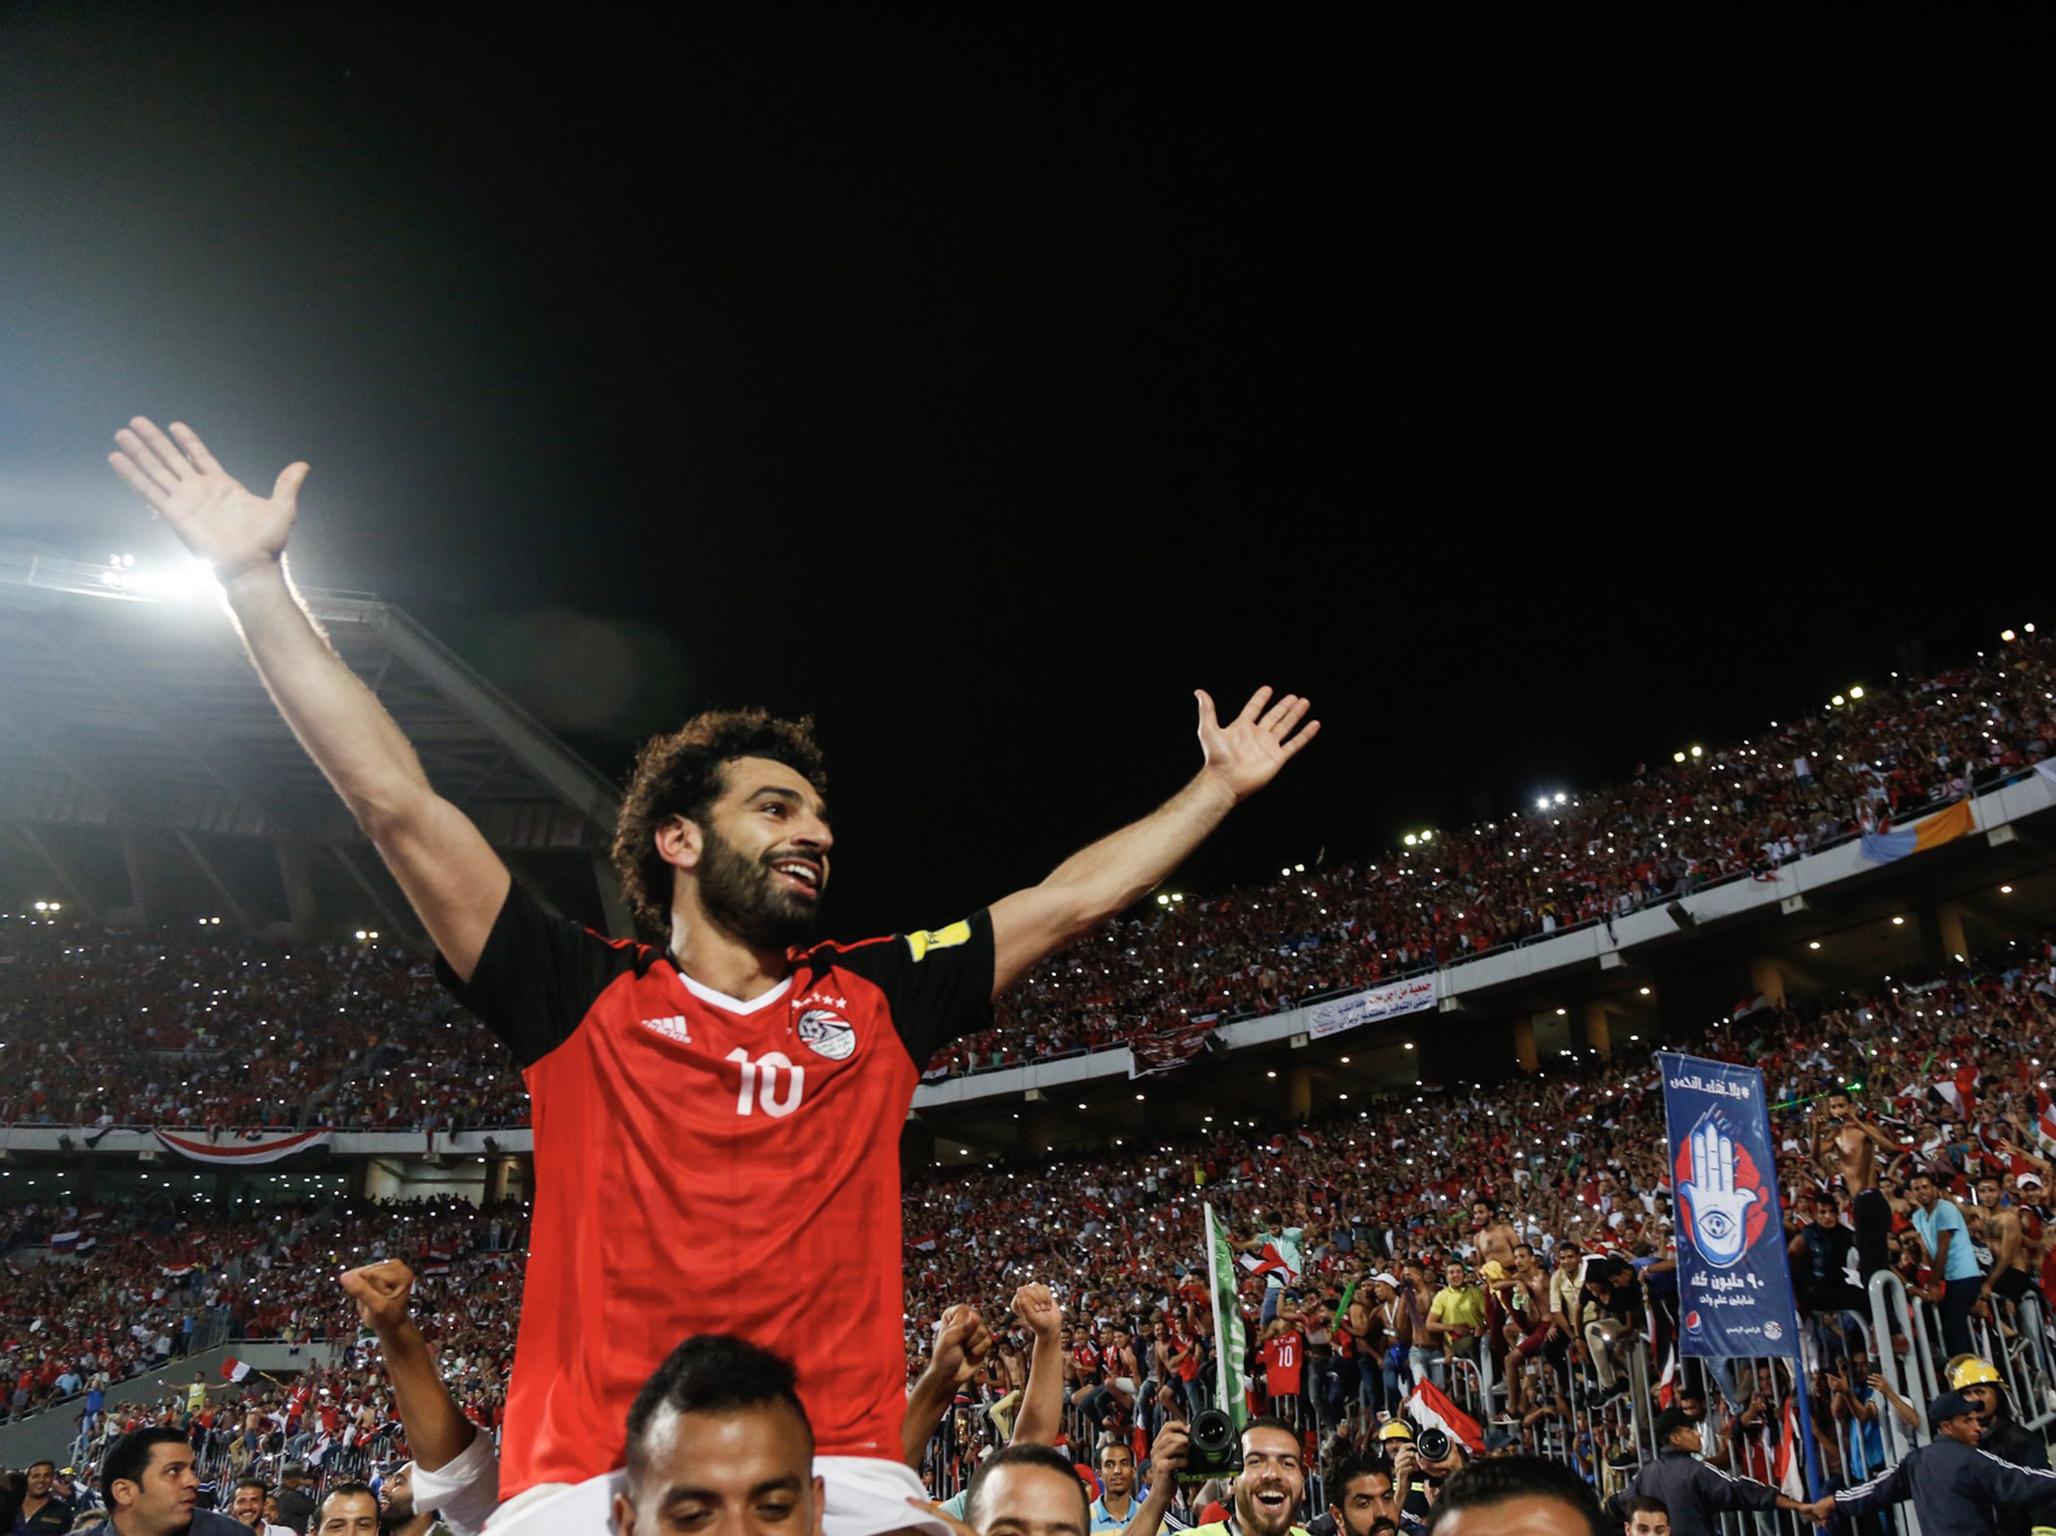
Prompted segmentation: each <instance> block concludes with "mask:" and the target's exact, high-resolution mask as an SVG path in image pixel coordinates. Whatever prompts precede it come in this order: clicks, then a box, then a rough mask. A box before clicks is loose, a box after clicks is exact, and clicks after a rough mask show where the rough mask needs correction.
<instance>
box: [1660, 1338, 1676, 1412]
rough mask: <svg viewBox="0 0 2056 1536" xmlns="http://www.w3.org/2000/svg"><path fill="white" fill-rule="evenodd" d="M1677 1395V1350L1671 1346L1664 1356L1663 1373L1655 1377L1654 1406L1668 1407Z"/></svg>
mask: <svg viewBox="0 0 2056 1536" xmlns="http://www.w3.org/2000/svg"><path fill="white" fill-rule="evenodd" d="M1677 1396H1678V1351H1677V1348H1676V1346H1672V1348H1671V1352H1670V1353H1669V1354H1668V1355H1666V1356H1665V1357H1664V1361H1663V1374H1662V1375H1661V1376H1659V1377H1657V1378H1656V1406H1657V1407H1659V1408H1668V1407H1670V1405H1671V1404H1672V1403H1674V1402H1676V1401H1677Z"/></svg>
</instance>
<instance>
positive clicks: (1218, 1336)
mask: <svg viewBox="0 0 2056 1536" xmlns="http://www.w3.org/2000/svg"><path fill="white" fill-rule="evenodd" d="M1206 1270H1207V1283H1208V1284H1207V1288H1208V1290H1209V1291H1210V1292H1211V1293H1212V1295H1213V1300H1214V1360H1215V1373H1216V1374H1215V1384H1216V1392H1217V1395H1216V1398H1215V1402H1216V1404H1217V1405H1218V1406H1219V1407H1220V1409H1221V1410H1222V1412H1224V1413H1226V1414H1227V1415H1228V1417H1229V1419H1230V1420H1231V1421H1232V1422H1233V1423H1234V1425H1235V1428H1236V1429H1237V1430H1238V1431H1240V1430H1241V1428H1242V1425H1243V1422H1244V1421H1245V1420H1246V1419H1248V1417H1249V1394H1248V1393H1247V1392H1246V1391H1245V1390H1244V1387H1243V1381H1242V1362H1243V1360H1244V1358H1245V1356H1246V1353H1247V1350H1248V1347H1249V1346H1248V1340H1247V1338H1246V1337H1245V1336H1244V1333H1243V1328H1242V1302H1241V1297H1240V1293H1239V1290H1238V1287H1237V1285H1236V1274H1237V1271H1236V1268H1235V1250H1234V1249H1233V1248H1231V1247H1229V1246H1228V1234H1227V1232H1226V1231H1225V1230H1223V1228H1222V1227H1221V1224H1220V1222H1219V1221H1218V1220H1217V1219H1216V1218H1215V1216H1214V1208H1213V1207H1212V1206H1211V1205H1209V1206H1207V1207H1206Z"/></svg>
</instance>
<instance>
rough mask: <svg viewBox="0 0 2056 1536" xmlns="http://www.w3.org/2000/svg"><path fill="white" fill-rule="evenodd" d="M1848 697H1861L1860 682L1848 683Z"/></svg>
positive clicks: (1861, 687) (1861, 686) (1861, 688)
mask: <svg viewBox="0 0 2056 1536" xmlns="http://www.w3.org/2000/svg"><path fill="white" fill-rule="evenodd" d="M1849 697H1850V698H1852V699H1860V698H1862V697H1863V684H1861V683H1851V684H1850V685H1849Z"/></svg>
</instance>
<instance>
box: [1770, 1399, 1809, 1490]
mask: <svg viewBox="0 0 2056 1536" xmlns="http://www.w3.org/2000/svg"><path fill="white" fill-rule="evenodd" d="M1797 1403H1798V1399H1797V1398H1791V1397H1788V1398H1786V1399H1785V1430H1784V1433H1783V1434H1782V1435H1780V1436H1779V1437H1778V1461H1777V1468H1776V1479H1775V1480H1776V1483H1777V1489H1778V1492H1780V1493H1782V1494H1783V1495H1784V1496H1785V1497H1786V1498H1788V1499H1798V1500H1800V1501H1802V1502H1803V1501H1804V1500H1805V1498H1806V1453H1805V1452H1804V1451H1803V1450H1801V1449H1800V1448H1799V1411H1798V1408H1797V1406H1796V1405H1797Z"/></svg>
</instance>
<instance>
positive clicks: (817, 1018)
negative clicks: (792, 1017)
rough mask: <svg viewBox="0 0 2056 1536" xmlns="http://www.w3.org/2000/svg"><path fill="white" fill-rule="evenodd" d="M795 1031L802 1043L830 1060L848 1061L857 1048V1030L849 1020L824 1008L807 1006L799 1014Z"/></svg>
mask: <svg viewBox="0 0 2056 1536" xmlns="http://www.w3.org/2000/svg"><path fill="white" fill-rule="evenodd" d="M796 1031H797V1033H798V1035H799V1037H800V1043H801V1044H802V1045H804V1046H806V1047H807V1048H808V1049H809V1050H811V1051H812V1052H813V1053H814V1054H815V1055H816V1056H826V1057H827V1058H828V1059H829V1060H830V1061H848V1060H849V1057H850V1052H852V1051H854V1050H855V1049H856V1048H857V1032H856V1030H855V1029H853V1028H852V1027H851V1026H850V1021H849V1020H848V1019H845V1018H844V1017H843V1016H842V1015H841V1014H839V1013H832V1012H830V1011H829V1010H828V1009H826V1008H809V1009H808V1010H807V1011H806V1012H805V1013H803V1014H801V1015H800V1021H799V1024H798V1025H797V1026H796Z"/></svg>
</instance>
